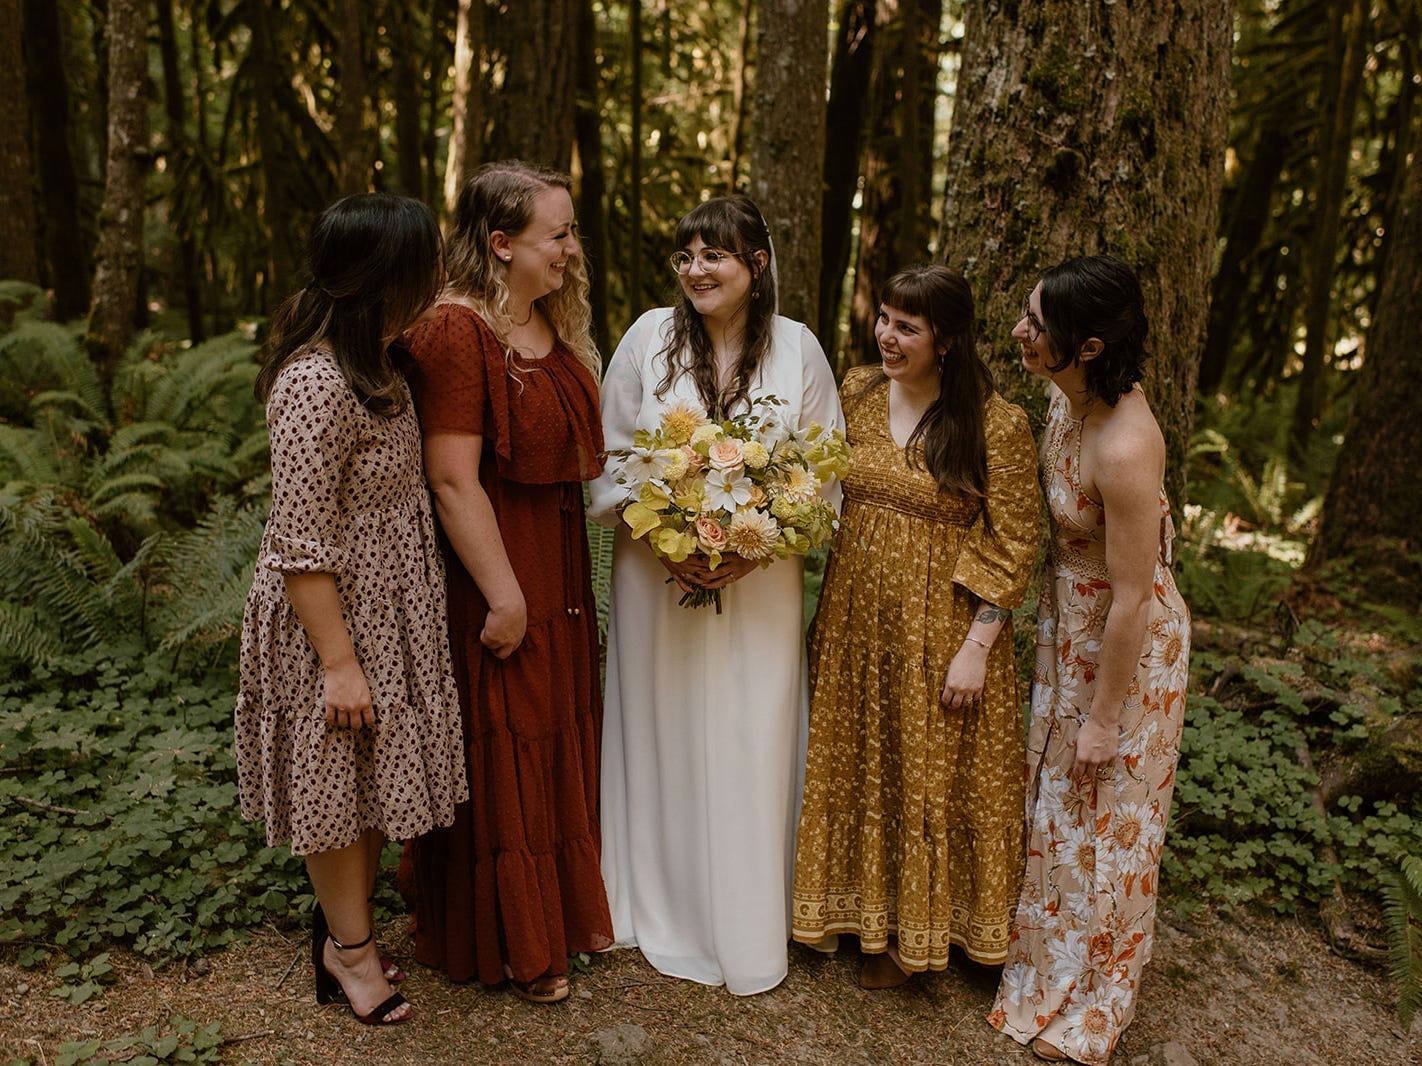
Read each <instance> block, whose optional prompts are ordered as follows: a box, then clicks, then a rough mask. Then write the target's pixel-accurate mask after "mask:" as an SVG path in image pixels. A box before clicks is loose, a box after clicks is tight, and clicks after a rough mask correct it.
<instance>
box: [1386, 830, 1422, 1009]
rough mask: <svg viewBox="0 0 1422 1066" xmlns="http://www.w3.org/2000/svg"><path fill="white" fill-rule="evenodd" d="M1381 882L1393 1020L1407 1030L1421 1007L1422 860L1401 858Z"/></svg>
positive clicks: (1408, 857)
mask: <svg viewBox="0 0 1422 1066" xmlns="http://www.w3.org/2000/svg"><path fill="white" fill-rule="evenodd" d="M1381 880H1382V889H1383V913H1384V917H1385V920H1386V922H1387V928H1388V939H1389V941H1390V953H1391V956H1392V977H1393V980H1394V981H1396V982H1397V1017H1398V1019H1399V1020H1400V1021H1401V1022H1402V1028H1403V1029H1408V1028H1410V1027H1411V1025H1412V1019H1413V1016H1414V1015H1416V1013H1417V1010H1418V1008H1419V1007H1422V857H1418V856H1416V855H1404V856H1403V857H1402V861H1401V862H1400V863H1399V865H1398V868H1397V870H1396V871H1395V872H1394V871H1384V873H1383V875H1382V878H1381Z"/></svg>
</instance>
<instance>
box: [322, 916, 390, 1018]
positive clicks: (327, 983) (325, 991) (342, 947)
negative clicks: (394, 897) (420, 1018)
mask: <svg viewBox="0 0 1422 1066" xmlns="http://www.w3.org/2000/svg"><path fill="white" fill-rule="evenodd" d="M374 939H375V930H374V929H372V930H371V931H370V932H369V933H368V934H367V935H366V938H365V939H364V940H362V941H361V942H360V943H359V944H342V943H341V942H340V941H339V940H337V939H336V938H335V937H334V936H332V935H331V930H330V928H329V927H328V926H327V925H326V915H325V913H324V912H323V911H322V910H321V908H320V906H319V905H318V906H317V907H316V913H315V915H314V917H313V919H312V923H311V968H312V969H313V970H315V972H316V1002H317V1003H320V1004H323V1005H324V1004H327V1003H330V1002H331V1001H332V1000H334V999H339V1000H346V1003H347V1006H350V1002H349V1000H348V999H347V997H346V992H345V989H343V988H342V987H341V982H339V981H337V980H336V978H335V977H334V976H332V974H331V971H330V970H328V969H326V960H325V959H323V958H322V957H321V955H322V952H323V951H324V950H325V947H326V941H328V940H329V941H330V942H331V945H332V946H333V947H334V948H335V949H336V950H337V951H357V950H359V949H360V948H363V947H365V946H366V945H367V944H369V943H370V942H371V941H372V940H374ZM409 1002H410V1001H409V1000H408V999H406V998H405V997H404V996H402V995H401V994H400V993H399V992H392V993H390V996H389V998H388V999H386V1000H385V1002H384V1003H381V1004H380V1005H379V1006H377V1007H376V1008H375V1009H374V1010H372V1011H371V1012H370V1013H368V1014H356V1009H355V1007H351V1008H350V1010H351V1013H352V1014H355V1019H356V1021H358V1022H360V1023H361V1024H362V1025H401V1024H403V1023H404V1022H408V1021H411V1020H412V1019H413V1018H414V1017H415V1016H414V1014H407V1015H405V1017H403V1018H389V1019H387V1018H386V1015H387V1014H390V1013H392V1012H393V1011H397V1010H399V1009H400V1008H401V1007H402V1006H404V1005H405V1004H407V1003H409Z"/></svg>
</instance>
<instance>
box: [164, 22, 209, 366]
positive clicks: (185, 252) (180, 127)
mask: <svg viewBox="0 0 1422 1066" xmlns="http://www.w3.org/2000/svg"><path fill="white" fill-rule="evenodd" d="M154 10H155V12H156V14H157V16H158V47H159V51H160V53H161V55H162V60H163V112H164V114H165V115H166V117H167V119H168V127H167V129H166V130H165V131H164V139H165V140H166V141H167V152H168V170H169V172H170V173H172V174H178V173H181V172H182V169H183V168H182V166H181V164H182V161H183V159H184V157H186V156H189V155H191V153H192V146H191V144H190V142H189V140H188V136H187V122H186V121H185V116H184V114H183V83H182V78H181V77H180V76H179V73H178V40H177V34H176V33H175V32H174V30H173V0H157V2H156V4H155V5H154ZM176 207H177V203H176V198H175V197H170V198H169V200H168V203H167V210H168V212H169V219H170V221H171V222H172V224H173V227H174V229H176V230H177V235H178V257H179V260H180V262H181V264H182V271H183V276H182V278H181V279H180V284H181V285H182V288H183V298H184V301H185V302H186V304H187V308H186V310H187V313H188V336H189V337H191V338H192V339H193V341H194V342H197V341H201V340H202V339H203V338H204V336H206V331H205V330H204V329H203V324H202V284H201V278H200V277H199V274H198V253H197V241H196V240H195V239H194V238H193V232H192V225H193V220H192V219H190V218H182V217H178V216H177V215H175V214H174V211H175V209H176Z"/></svg>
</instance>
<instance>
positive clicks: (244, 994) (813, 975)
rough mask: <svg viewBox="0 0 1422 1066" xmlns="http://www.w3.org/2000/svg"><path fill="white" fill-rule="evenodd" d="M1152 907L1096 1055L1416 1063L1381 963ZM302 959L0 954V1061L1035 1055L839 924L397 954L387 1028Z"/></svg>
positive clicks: (283, 952)
mask: <svg viewBox="0 0 1422 1066" xmlns="http://www.w3.org/2000/svg"><path fill="white" fill-rule="evenodd" d="M1165 917H1166V918H1167V919H1168V920H1164V921H1162V922H1161V924H1160V926H1159V927H1158V936H1157V939H1156V945H1155V953H1154V960H1153V961H1152V963H1151V964H1150V966H1149V967H1148V969H1147V971H1146V976H1145V980H1144V983H1143V991H1142V994H1141V997H1140V1000H1139V1004H1138V1010H1137V1015H1136V1020H1135V1023H1134V1024H1133V1025H1132V1026H1131V1028H1130V1029H1129V1030H1127V1032H1126V1034H1125V1036H1124V1038H1123V1039H1122V1041H1121V1043H1120V1045H1119V1046H1118V1048H1117V1051H1116V1056H1115V1058H1114V1060H1113V1064H1114V1066H1190V1064H1191V1063H1195V1064H1198V1066H1213V1064H1217V1063H1218V1064H1222V1066H1335V1064H1346V1066H1411V1064H1422V1019H1419V1021H1418V1022H1417V1023H1416V1024H1414V1026H1413V1028H1412V1031H1411V1033H1410V1034H1407V1033H1404V1032H1403V1030H1402V1029H1401V1027H1400V1025H1399V1023H1398V1021H1397V1019H1396V1015H1395V1006H1396V995H1395V993H1394V991H1393V989H1392V988H1391V986H1390V985H1389V983H1388V981H1387V978H1386V974H1385V972H1383V971H1382V970H1381V969H1380V968H1377V967H1371V966H1364V965H1360V964H1358V963H1356V962H1353V961H1350V960H1347V959H1344V958H1341V957H1339V956H1338V955H1336V954H1334V953H1333V952H1332V951H1330V950H1329V948H1328V946H1327V945H1326V944H1325V943H1324V942H1323V940H1322V939H1321V937H1320V935H1319V934H1318V932H1317V931H1315V930H1313V929H1311V928H1309V927H1307V926H1304V925H1301V924H1299V923H1296V922H1294V921H1290V920H1283V919H1269V918H1263V917H1257V916H1249V917H1244V918H1238V917H1236V918H1225V917H1222V916H1220V915H1216V914H1209V913H1205V912H1203V911H1197V912H1196V913H1194V914H1193V915H1192V916H1191V919H1190V920H1189V921H1185V920H1182V919H1179V918H1175V917H1172V916H1169V915H1167V916H1165ZM404 924H405V923H404V920H403V919H396V920H392V921H390V922H388V923H386V924H385V926H384V928H383V929H382V934H383V943H384V944H385V945H386V947H387V949H393V952H394V954H396V955H397V957H400V958H403V959H408V958H409V954H410V948H411V945H410V942H409V938H408V937H407V936H406V935H405V933H404ZM305 960H306V945H305V944H304V943H302V942H301V941H299V940H297V939H294V938H293V937H291V936H287V935H283V934H281V933H279V932H277V931H275V930H262V931H260V932H258V933H257V934H255V935H254V936H253V937H252V939H251V940H250V942H248V943H247V944H245V945H241V946H238V947H235V948H232V949H230V950H228V951H226V952H223V953H221V954H218V955H214V956H211V957H210V958H208V959H206V960H203V961H202V963H200V964H198V965H196V966H186V967H183V966H175V967H171V968H168V969H165V970H159V971H158V972H157V973H154V972H153V971H152V970H151V969H150V968H148V967H147V966H146V965H145V964H144V963H143V961H142V960H140V959H137V958H135V957H133V956H130V955H123V954H120V953H114V956H113V961H114V963H115V974H116V977H117V980H116V981H115V982H114V983H112V984H110V985H109V986H108V987H107V988H106V989H105V990H104V993H103V995H102V996H101V997H99V998H97V999H95V1000H93V1001H91V1002H89V1003H86V1004H84V1005H82V1006H78V1007H76V1006H71V1005H69V1004H68V1003H66V1002H64V1001H62V1000H60V999H57V998H55V997H52V996H50V995H48V994H47V993H48V990H49V988H51V987H53V986H54V984H55V983H56V982H55V980H54V979H53V978H52V977H50V976H48V975H47V974H45V973H43V972H40V971H25V970H21V969H18V968H17V967H16V966H14V965H13V960H12V959H11V960H4V959H0V1062H7V1061H13V1060H16V1059H18V1060H21V1061H28V1062H30V1063H34V1064H37V1066H38V1064H41V1063H43V1064H45V1066H54V1064H55V1061H56V1057H57V1052H58V1049H59V1045H60V1043H61V1042H63V1041H65V1040H81V1039H92V1038H102V1039H108V1038H111V1037H115V1036H120V1035H123V1034H126V1033H136V1032H138V1031H139V1030H141V1029H142V1028H143V1027H144V1026H148V1025H157V1026H160V1027H162V1026H164V1025H165V1023H166V1022H167V1020H168V1018H169V1017H170V1016H171V1015H174V1014H180V1015H183V1016H185V1017H187V1018H190V1019H192V1020H194V1021H197V1022H199V1023H200V1024H202V1025H208V1024H210V1023H212V1022H213V1021H220V1022H221V1025H222V1030H221V1031H222V1034H223V1036H224V1037H226V1038H227V1041H228V1042H227V1043H226V1044H225V1045H224V1047H223V1049H222V1054H223V1061H225V1062H230V1063H249V1062H250V1063H260V1064H263V1066H285V1064H291V1066H308V1064H309V1066H333V1064H334V1066H344V1064H346V1063H359V1064H361V1066H394V1064H402V1066H403V1064H421V1066H444V1064H459V1066H469V1064H477V1063H578V1064H593V1063H599V1062H602V1063H605V1064H613V1063H633V1062H637V1063H648V1064H663V1063H665V1064H679V1063H688V1064H690V1063H695V1064H702V1063H707V1064H722V1063H725V1064H745V1063H755V1064H760V1063H811V1064H827V1066H861V1064H864V1066H870V1064H875V1066H877V1064H880V1063H886V1064H887V1063H892V1064H903V1066H908V1064H930V1063H932V1064H953V1066H996V1064H1023V1066H1025V1064H1027V1063H1031V1062H1035V1061H1036V1060H1035V1059H1033V1058H1032V1057H1031V1055H1030V1054H1029V1053H1028V1052H1027V1051H1026V1050H1025V1049H1024V1048H1020V1047H1018V1046H1017V1045H1016V1044H1014V1043H1013V1042H1012V1041H1011V1040H1009V1039H1008V1038H1006V1037H1003V1036H1000V1035H999V1034H997V1033H995V1032H994V1031H993V1030H992V1029H990V1028H989V1027H988V1026H987V1024H986V1023H985V1022H984V1021H983V1015H984V1014H985V1013H986V1012H987V1009H988V1006H989V1003H990V1001H991V998H992V993H993V990H994V988H995V987H996V983H997V971H996V970H991V969H987V968H984V967H978V966H975V965H973V964H971V963H968V962H966V961H962V960H960V959H958V958H957V957H956V956H955V963H954V965H951V966H950V967H949V969H948V970H947V971H946V972H944V973H942V974H935V975H930V976H928V977H926V978H925V977H918V978H915V979H914V980H913V981H912V982H910V983H909V984H908V985H907V986H905V987H903V988H900V989H894V990H889V991H879V992H866V991H863V990H861V989H860V988H859V987H858V985H857V984H856V983H855V978H856V974H857V972H858V953H857V952H856V951H855V950H854V948H853V941H852V940H846V944H845V945H844V946H842V947H841V948H840V951H839V954H838V955H836V956H834V957H824V956H820V955H817V954H815V953H813V952H811V951H808V950H806V949H803V948H800V947H798V946H793V947H792V948H791V962H790V976H789V977H788V978H787V979H786V981H785V982H784V983H783V984H782V985H781V986H780V987H779V988H776V989H774V990H773V991H771V992H767V993H765V994H763V995H760V996H753V997H750V998H748V999H739V998H736V997H733V996H730V995H728V994H726V993H725V992H724V991H723V990H721V989H716V988H706V987H704V986H701V985H696V984H692V983H690V982H684V981H677V980H673V979H670V978H666V977H662V976H661V975H659V974H658V973H656V972H655V971H654V970H652V969H651V968H650V967H649V966H648V965H647V964H646V963H645V962H643V961H642V958H641V956H640V955H639V954H637V952H635V951H618V952H613V953H610V954H606V955H602V956H598V957H596V958H594V959H593V962H592V972H591V973H587V974H575V975H574V982H573V987H574V991H573V995H572V996H571V997H570V998H569V1000H568V1001H566V1002H565V1003H563V1004H561V1005H558V1006H554V1007H540V1006H533V1005H531V1004H527V1003H523V1002H521V1001H520V1000H517V999H515V998H514V997H513V996H512V995H510V994H509V993H508V992H507V991H504V990H501V989H486V988H484V987H482V986H480V985H463V986H459V985H451V984H450V983H449V982H447V981H445V980H444V979H443V978H442V977H441V976H440V975H438V974H436V973H433V972H431V971H429V970H425V969H423V968H422V967H419V966H415V965H413V964H410V963H408V962H407V963H406V966H407V969H409V970H410V971H411V973H410V979H409V980H408V981H407V982H406V984H405V991H406V993H407V995H409V997H410V999H411V1000H412V1001H414V1002H415V1004H416V1005H417V1009H418V1011H419V1017H418V1020H417V1021H416V1022H415V1023H413V1024H409V1025H403V1026H398V1027H394V1028H391V1029H386V1030H377V1029H374V1028H370V1029H367V1028H365V1027H362V1026H360V1025H357V1024H356V1023H355V1021H354V1020H353V1019H352V1018H351V1017H350V1015H349V1014H348V1013H347V1011H346V1009H345V1007H343V1006H340V1005H335V1004H333V1005H330V1006H327V1007H317V1006H316V1005H315V1001H314V999H313V997H312V991H311V989H312V985H311V973H310V965H309V963H308V962H306V961H305ZM199 971H201V972H199ZM619 1027H620V1028H619Z"/></svg>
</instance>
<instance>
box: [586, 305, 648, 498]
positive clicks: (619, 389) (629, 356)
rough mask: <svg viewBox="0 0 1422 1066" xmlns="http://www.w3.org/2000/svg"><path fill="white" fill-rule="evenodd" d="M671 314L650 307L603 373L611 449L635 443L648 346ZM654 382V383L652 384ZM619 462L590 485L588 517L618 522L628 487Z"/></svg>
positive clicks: (607, 467)
mask: <svg viewBox="0 0 1422 1066" xmlns="http://www.w3.org/2000/svg"><path fill="white" fill-rule="evenodd" d="M667 318H668V312H667V309H666V308H659V309H657V310H654V311H648V312H647V313H646V314H644V315H643V316H642V317H641V318H639V319H637V321H636V322H634V323H633V324H632V327H631V328H630V329H629V330H628V331H627V332H626V333H625V334H623V336H622V340H621V341H620V342H619V343H618V345H617V351H615V352H613V353H612V362H611V363H609V364H608V366H607V372H606V373H605V374H603V376H602V441H603V446H604V447H605V448H607V449H608V450H609V451H613V450H616V449H620V448H630V447H631V446H632V434H633V433H635V432H636V431H637V419H638V417H639V416H640V415H641V413H642V399H643V388H644V384H643V381H642V373H643V364H644V363H645V362H646V361H647V346H648V345H649V344H652V343H657V344H658V345H660V341H661V337H660V334H659V332H658V330H657V329H656V324H657V323H658V322H664V321H666V320H667ZM654 386H655V382H652V383H651V387H654ZM619 471H620V463H619V462H618V461H616V460H613V461H611V462H608V463H605V464H604V465H603V471H602V476H601V477H599V478H597V479H596V480H594V481H592V482H590V483H589V485H588V501H589V502H588V517H589V518H591V519H592V520H593V521H594V522H598V523H600V524H601V525H604V526H615V525H616V524H617V505H618V504H620V503H621V502H622V498H623V496H625V495H626V492H627V490H626V489H625V488H623V487H622V486H621V485H619V484H617V480H616V479H617V475H618V473H619Z"/></svg>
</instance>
